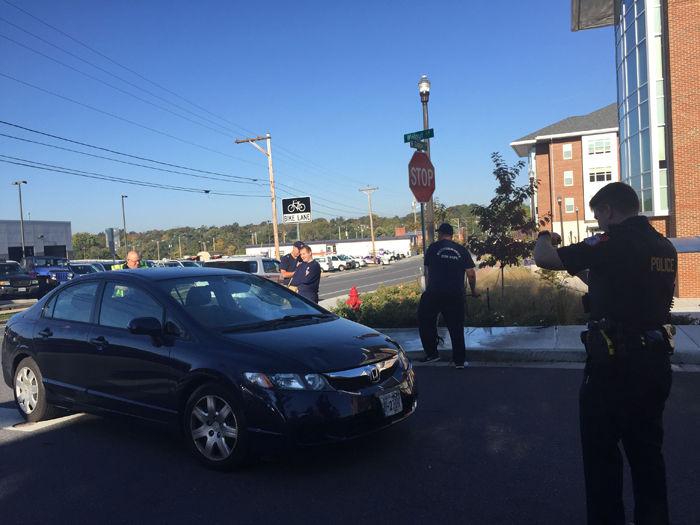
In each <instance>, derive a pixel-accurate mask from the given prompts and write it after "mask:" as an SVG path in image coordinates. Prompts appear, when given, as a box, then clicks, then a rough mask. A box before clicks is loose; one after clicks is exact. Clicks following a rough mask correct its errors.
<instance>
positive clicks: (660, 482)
mask: <svg viewBox="0 0 700 525" xmlns="http://www.w3.org/2000/svg"><path fill="white" fill-rule="evenodd" d="M634 350H636V351H632V349H630V351H629V352H628V353H626V354H625V356H623V357H619V356H616V357H614V358H612V359H610V360H609V362H608V363H605V362H598V363H592V362H590V359H589V362H588V363H587V364H586V370H585V374H584V381H583V385H582V386H581V392H580V398H579V406H580V418H581V444H582V448H583V467H584V474H585V478H586V507H587V511H588V523H589V525H593V524H595V525H608V524H610V525H613V524H614V525H618V524H620V525H622V524H624V523H625V510H624V506H623V502H622V455H621V453H620V449H619V446H618V443H619V442H620V441H621V442H622V446H623V447H624V450H625V455H626V456H627V461H628V462H629V464H630V468H631V472H632V483H633V490H634V501H635V507H634V522H635V524H636V525H647V524H654V525H656V524H667V523H668V500H667V495H666V467H665V464H664V457H663V453H662V444H663V434H664V433H663V411H664V405H665V402H666V399H667V398H668V395H669V392H670V389H671V365H670V360H669V356H668V355H666V354H665V353H664V352H663V351H658V350H656V351H652V350H650V349H641V348H640V349H634Z"/></svg>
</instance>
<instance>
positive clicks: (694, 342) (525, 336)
mask: <svg viewBox="0 0 700 525" xmlns="http://www.w3.org/2000/svg"><path fill="white" fill-rule="evenodd" d="M584 329H585V327H584V326H548V327H493V328H465V329H464V340H465V343H466V346H467V361H495V362H519V361H527V362H558V363H561V362H565V363H566V362H570V363H580V362H583V361H585V358H586V353H585V350H584V348H583V344H582V343H581V339H580V337H579V334H580V333H581V331H582V330H584ZM676 329H677V333H676V352H675V354H674V355H673V357H672V362H673V363H675V364H693V365H699V364H700V326H697V325H687V326H677V327H676ZM378 330H379V331H380V332H382V333H384V334H386V335H388V336H390V337H391V338H393V339H395V340H396V341H398V342H399V343H400V344H401V346H402V347H403V348H404V349H405V350H406V352H408V354H409V356H411V357H412V358H413V359H416V358H419V357H421V356H422V355H423V346H422V344H421V341H420V337H419V336H418V329H417V328H399V329H396V328H387V329H378ZM438 332H439V334H440V336H441V337H442V338H443V339H444V341H445V343H444V344H443V345H442V346H441V347H440V354H441V355H442V357H443V359H447V360H449V359H450V358H451V357H452V350H451V346H450V335H449V333H448V332H447V329H446V328H443V327H441V328H439V330H438Z"/></svg>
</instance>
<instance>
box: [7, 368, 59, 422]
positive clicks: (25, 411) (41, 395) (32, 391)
mask: <svg viewBox="0 0 700 525" xmlns="http://www.w3.org/2000/svg"><path fill="white" fill-rule="evenodd" d="M43 379H44V378H43V376H42V375H41V370H40V369H39V365H37V364H36V361H34V359H32V358H31V357H25V358H24V359H22V360H21V361H20V362H19V364H18V365H17V368H16V369H15V373H14V379H13V384H12V390H13V393H14V396H15V404H16V405H17V410H19V413H20V414H22V417H23V418H24V419H25V420H26V421H27V422H29V423H36V422H37V421H43V420H45V419H52V418H54V417H57V416H59V415H60V413H61V412H60V410H59V409H58V408H56V407H55V406H53V405H51V404H49V403H48V402H47V401H46V389H45V388H44V381H43Z"/></svg>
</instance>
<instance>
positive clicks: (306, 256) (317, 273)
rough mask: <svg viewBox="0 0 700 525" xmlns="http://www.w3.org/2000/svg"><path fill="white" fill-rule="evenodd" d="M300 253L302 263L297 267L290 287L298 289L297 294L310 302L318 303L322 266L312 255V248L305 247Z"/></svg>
mask: <svg viewBox="0 0 700 525" xmlns="http://www.w3.org/2000/svg"><path fill="white" fill-rule="evenodd" d="M299 252H300V256H301V263H300V264H299V266H297V269H296V271H295V272H294V276H293V277H292V280H291V281H290V283H289V284H290V285H292V286H296V287H297V293H298V294H299V295H301V296H302V297H305V298H306V299H308V300H309V301H313V302H315V303H318V287H319V285H320V284H321V265H320V264H318V261H315V260H314V258H313V256H312V255H311V248H309V247H308V246H306V245H304V246H303V247H302V248H301V250H300V251H299Z"/></svg>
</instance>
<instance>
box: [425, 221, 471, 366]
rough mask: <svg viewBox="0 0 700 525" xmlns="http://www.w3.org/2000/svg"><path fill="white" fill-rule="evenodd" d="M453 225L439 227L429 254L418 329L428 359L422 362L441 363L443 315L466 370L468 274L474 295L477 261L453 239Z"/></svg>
mask: <svg viewBox="0 0 700 525" xmlns="http://www.w3.org/2000/svg"><path fill="white" fill-rule="evenodd" d="M453 235H454V230H453V229H452V226H451V225H449V224H447V223H443V224H441V225H440V227H439V228H438V240H437V241H436V242H434V243H433V244H431V245H430V246H429V247H428V249H427V251H426V252H425V257H424V260H423V264H424V266H425V280H426V286H425V292H423V295H422V296H421V298H420V303H419V304H418V330H419V333H420V340H421V342H422V344H423V351H424V352H425V357H423V358H422V359H420V362H421V363H432V362H433V361H439V360H440V354H438V349H437V337H438V334H437V317H438V314H440V313H442V316H443V318H444V319H445V323H446V324H447V329H448V330H449V332H450V341H451V342H452V361H453V362H454V365H455V368H464V365H465V361H464V357H465V353H466V352H465V348H464V313H465V307H466V304H465V302H466V301H465V290H464V284H465V282H464V277H465V272H466V276H467V279H468V281H469V287H470V289H471V294H472V295H473V296H478V294H477V293H476V272H475V271H474V261H473V260H472V257H471V255H470V254H469V252H468V251H467V249H466V248H465V247H464V246H462V245H461V244H457V243H456V242H454V241H453V240H452V236H453Z"/></svg>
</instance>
